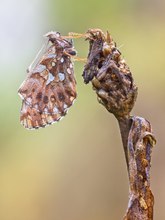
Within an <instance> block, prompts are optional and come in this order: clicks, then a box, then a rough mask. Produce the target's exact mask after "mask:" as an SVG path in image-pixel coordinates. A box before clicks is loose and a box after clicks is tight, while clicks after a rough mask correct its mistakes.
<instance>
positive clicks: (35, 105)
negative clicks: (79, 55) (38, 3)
mask: <svg viewBox="0 0 165 220" xmlns="http://www.w3.org/2000/svg"><path fill="white" fill-rule="evenodd" d="M47 37H48V38H49V40H50V42H51V45H50V46H49V47H48V48H47V50H46V51H45V53H44V54H43V56H42V57H41V59H40V60H39V62H38V63H37V65H36V66H35V67H34V68H32V69H31V70H30V72H29V73H28V76H27V79H26V80H25V81H24V82H23V84H22V85H21V87H20V89H19V91H18V92H19V95H20V96H21V98H22V109H21V117H20V120H21V123H22V124H23V126H24V127H25V128H29V129H32V128H39V127H45V126H46V125H48V124H52V123H54V122H56V121H58V120H60V119H61V117H62V116H64V115H65V114H66V113H67V110H68V108H69V107H70V106H71V105H72V104H73V101H74V99H75V98H76V81H75V77H74V71H73V63H72V60H71V55H70V54H71V52H72V53H73V52H74V51H75V50H74V48H73V45H72V43H71V42H69V41H67V40H65V39H63V38H62V37H61V36H60V34H59V33H58V34H57V32H50V33H48V34H47Z"/></svg>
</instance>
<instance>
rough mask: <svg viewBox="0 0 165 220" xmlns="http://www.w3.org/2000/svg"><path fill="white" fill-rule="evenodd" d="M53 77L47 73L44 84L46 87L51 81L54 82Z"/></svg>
mask: <svg viewBox="0 0 165 220" xmlns="http://www.w3.org/2000/svg"><path fill="white" fill-rule="evenodd" d="M54 78H55V77H54V76H53V75H52V74H51V73H49V74H48V79H47V82H46V85H48V84H49V83H51V82H52V81H53V80H54Z"/></svg>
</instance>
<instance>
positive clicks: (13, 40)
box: [0, 0, 165, 220]
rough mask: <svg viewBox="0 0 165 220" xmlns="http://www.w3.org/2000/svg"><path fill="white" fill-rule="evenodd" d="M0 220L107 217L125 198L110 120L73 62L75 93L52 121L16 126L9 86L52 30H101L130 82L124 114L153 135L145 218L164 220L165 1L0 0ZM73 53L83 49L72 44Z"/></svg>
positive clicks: (16, 107)
mask: <svg viewBox="0 0 165 220" xmlns="http://www.w3.org/2000/svg"><path fill="white" fill-rule="evenodd" d="M0 27H1V34H0V42H1V43H0V44H1V50H0V56H1V59H0V63H1V71H0V79H1V86H0V98H1V104H0V123H1V127H0V150H1V153H0V219H1V220H109V219H112V220H116V219H122V216H123V215H124V213H125V210H126V207H127V202H128V178H127V172H126V164H125V159H124V154H123V150H122V144H121V137H120V133H119V129H118V124H117V122H116V120H115V118H114V117H113V115H111V114H109V113H108V112H107V111H106V110H105V109H104V108H103V107H102V106H101V105H99V104H98V102H97V99H96V95H95V94H94V92H93V91H92V89H91V85H84V84H83V80H82V77H81V74H82V71H83V63H75V74H76V79H77V90H78V98H77V101H76V102H75V104H74V105H73V106H72V107H71V109H70V111H69V113H68V115H67V116H66V117H65V118H64V119H63V120H62V121H60V122H59V123H57V124H54V125H52V126H50V127H47V128H45V129H40V130H36V131H28V130H25V129H24V128H23V127H22V126H21V125H20V123H19V111H20V107H21V100H20V98H19V97H18V95H17V90H18V87H19V86H20V84H21V83H22V81H23V80H24V79H25V77H26V69H27V67H28V66H29V64H30V63H31V62H32V60H33V58H34V57H35V55H36V53H37V52H38V50H39V49H40V47H41V46H42V44H43V38H42V35H44V34H45V33H46V32H48V31H50V30H55V31H59V32H61V33H62V34H63V35H66V34H67V33H68V32H69V31H73V32H80V33H83V32H85V31H86V30H87V29H88V28H101V29H102V30H104V31H106V30H109V31H110V33H111V34H112V36H113V38H114V40H115V41H116V42H117V45H118V47H119V48H120V50H121V52H122V54H123V56H124V58H125V59H126V61H127V63H128V65H129V67H130V69H131V71H132V73H133V76H134V79H135V82H136V84H137V85H138V87H139V94H138V99H137V102H136V105H135V107H134V111H133V114H134V115H138V116H142V117H145V118H147V119H148V120H149V121H150V122H151V123H152V126H153V129H154V133H155V135H156V137H157V146H156V147H155V148H154V149H153V157H152V172H151V173H152V176H151V180H152V181H151V187H152V190H153V193H154V195H155V209H154V216H155V218H154V219H156V220H162V219H165V211H164V204H165V172H164V167H165V159H164V157H165V147H164V144H163V143H164V131H165V101H164V100H165V88H164V86H165V55H164V51H165V1H161V0H125V1H119V0H102V1H98V0H95V1H93V0H91V1H90V0H88V1H87V0H84V1H76V0H70V1H60V0H54V1H53V0H47V1H44V0H41V1H39V0H15V1H12V0H1V5H0ZM75 47H76V49H77V50H78V52H79V54H78V56H80V57H85V56H86V55H87V53H88V44H87V43H86V42H84V40H83V39H79V40H76V41H75Z"/></svg>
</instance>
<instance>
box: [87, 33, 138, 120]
mask: <svg viewBox="0 0 165 220" xmlns="http://www.w3.org/2000/svg"><path fill="white" fill-rule="evenodd" d="M87 34H88V37H87V38H86V40H89V54H88V59H87V63H86V65H85V67H84V71H83V78H84V82H85V83H88V82H90V81H92V84H93V89H94V90H95V91H96V93H97V95H98V99H99V102H100V103H102V104H103V105H104V106H105V107H106V108H107V110H108V111H109V112H111V113H113V114H114V115H115V116H116V117H117V118H120V117H124V116H126V115H129V113H130V111H131V110H132V108H133V106H134V103H135V100H136V96H137V87H136V85H135V84H134V82H133V78H132V74H131V72H130V70H129V67H128V66H127V64H126V62H125V60H124V59H123V58H122V57H121V53H120V51H119V50H118V48H117V47H116V43H115V42H114V41H113V39H112V37H111V36H110V34H109V33H108V32H107V34H106V35H105V34H104V33H103V32H102V31H101V30H99V29H90V30H88V31H87Z"/></svg>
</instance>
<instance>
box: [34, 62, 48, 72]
mask: <svg viewBox="0 0 165 220" xmlns="http://www.w3.org/2000/svg"><path fill="white" fill-rule="evenodd" d="M44 70H46V66H45V65H42V64H40V65H37V67H36V68H35V69H34V70H33V73H41V72H43V71H44Z"/></svg>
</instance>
